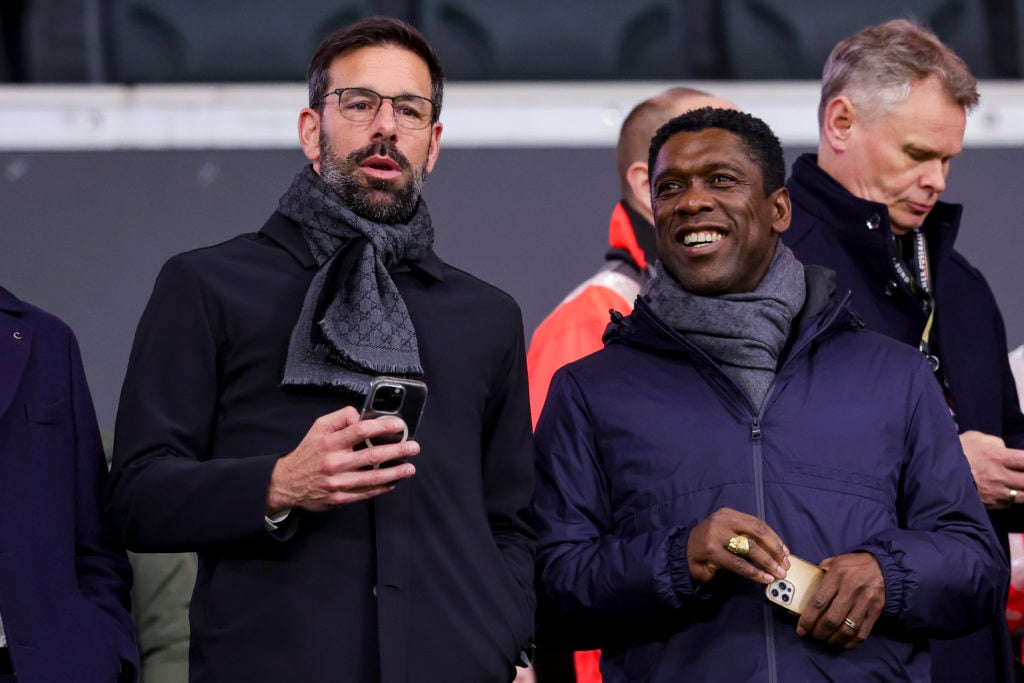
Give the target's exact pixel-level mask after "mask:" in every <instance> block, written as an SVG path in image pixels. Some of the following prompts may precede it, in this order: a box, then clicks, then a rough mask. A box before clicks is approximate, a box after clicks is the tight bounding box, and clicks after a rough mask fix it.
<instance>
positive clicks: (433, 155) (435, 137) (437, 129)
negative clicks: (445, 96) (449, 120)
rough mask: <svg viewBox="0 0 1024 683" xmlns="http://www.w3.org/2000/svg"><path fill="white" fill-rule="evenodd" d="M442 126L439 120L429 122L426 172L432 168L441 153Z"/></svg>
mask: <svg viewBox="0 0 1024 683" xmlns="http://www.w3.org/2000/svg"><path fill="white" fill-rule="evenodd" d="M443 128H444V126H442V125H441V122H440V121H438V122H437V123H434V124H431V126H430V142H429V143H428V144H429V145H430V146H429V147H427V173H430V172H431V171H433V170H434V164H435V163H437V157H438V155H439V154H440V153H441V130H442V129H443Z"/></svg>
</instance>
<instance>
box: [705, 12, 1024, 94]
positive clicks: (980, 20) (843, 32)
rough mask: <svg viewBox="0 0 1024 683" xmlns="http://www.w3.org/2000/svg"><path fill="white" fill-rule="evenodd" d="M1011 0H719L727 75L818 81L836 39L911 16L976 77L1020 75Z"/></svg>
mask: <svg viewBox="0 0 1024 683" xmlns="http://www.w3.org/2000/svg"><path fill="white" fill-rule="evenodd" d="M1014 4H1015V0H988V1H987V2H980V1H979V0H896V1H894V0H858V1H857V2H822V1H821V0H720V2H719V3H718V11H719V12H720V16H719V26H720V27H721V33H722V41H721V45H722V49H723V62H724V65H725V75H726V76H727V77H729V78H737V79H819V78H820V77H821V70H822V67H824V65H825V60H826V59H827V58H828V55H829V53H830V52H831V51H832V48H833V47H834V46H835V44H836V43H837V42H839V41H840V40H841V39H843V38H845V37H846V36H848V35H850V34H852V33H855V32H856V31H858V30H860V29H861V28H863V27H865V26H869V25H871V24H877V23H881V22H884V21H888V20H890V19H897V18H914V19H916V20H917V21H919V22H921V23H923V24H924V25H926V26H928V27H930V28H931V29H932V30H933V31H935V33H936V34H937V35H938V36H939V37H940V38H941V39H942V40H943V41H944V42H945V43H946V44H948V45H949V46H950V47H952V48H953V49H954V50H955V51H956V52H957V54H959V55H960V56H961V57H962V58H963V59H964V61H965V62H967V64H968V66H969V67H970V68H971V71H972V72H973V73H974V75H975V76H977V77H979V78H1019V77H1020V76H1021V64H1020V61H1021V56H1020V55H1021V53H1020V48H1019V44H1020V43H1019V41H1020V36H1019V35H1018V23H1017V21H1016V17H1017V14H1016V8H1015V7H1014Z"/></svg>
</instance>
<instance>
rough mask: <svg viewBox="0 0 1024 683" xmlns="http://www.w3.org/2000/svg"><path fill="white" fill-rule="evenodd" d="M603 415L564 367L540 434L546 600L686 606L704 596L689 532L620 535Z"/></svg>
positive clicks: (575, 606)
mask: <svg viewBox="0 0 1024 683" xmlns="http://www.w3.org/2000/svg"><path fill="white" fill-rule="evenodd" d="M595 419H597V418H595V416H593V415H592V414H591V413H590V411H589V409H588V405H587V401H586V395H585V392H584V391H583V390H582V389H581V387H580V386H579V385H578V383H577V382H576V380H575V378H574V376H573V373H572V366H569V367H568V368H564V369H562V370H561V371H559V372H558V373H557V374H556V375H555V377H554V380H553V381H552V384H551V390H550V392H549V394H548V400H547V403H546V405H545V407H544V412H543V414H542V415H541V419H540V421H539V423H538V425H537V432H536V435H535V443H536V446H537V484H536V489H535V492H534V514H535V518H536V519H535V525H536V527H537V530H538V582H539V588H540V590H541V592H542V594H543V596H542V598H543V600H544V601H545V603H547V604H550V605H551V607H552V608H553V609H555V610H558V611H560V612H563V613H567V614H572V613H583V612H589V611H593V610H596V611H605V612H613V611H627V612H628V611H642V610H651V609H658V608H678V607H680V606H682V605H683V602H684V599H686V598H693V597H696V594H695V593H694V590H693V587H692V585H691V583H690V576H689V568H688V563H687V559H686V554H685V551H686V542H687V539H688V537H689V529H686V528H683V527H680V526H668V527H664V528H660V529H655V530H651V531H645V532H641V533H638V534H636V535H633V536H623V535H619V534H616V533H615V525H614V520H613V516H612V501H611V492H610V491H609V489H608V486H607V481H608V478H607V476H606V474H605V471H604V466H603V463H602V459H601V454H600V452H599V448H598V445H597V443H596V439H595V434H594V425H595V422H594V421H595Z"/></svg>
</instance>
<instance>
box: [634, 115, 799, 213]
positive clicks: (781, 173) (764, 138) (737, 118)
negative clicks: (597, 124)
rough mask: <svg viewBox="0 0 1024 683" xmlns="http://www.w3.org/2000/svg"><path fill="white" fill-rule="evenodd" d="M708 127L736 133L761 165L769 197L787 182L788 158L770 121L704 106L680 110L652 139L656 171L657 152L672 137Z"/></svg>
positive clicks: (649, 160) (650, 156)
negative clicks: (770, 126)
mask: <svg viewBox="0 0 1024 683" xmlns="http://www.w3.org/2000/svg"><path fill="white" fill-rule="evenodd" d="M708 128H720V129H722V130H725V131H728V132H730V133H732V134H733V135H735V136H737V137H738V138H739V139H740V140H741V141H742V142H743V146H744V148H745V149H746V151H747V153H748V154H749V155H750V158H751V159H752V160H753V161H754V162H755V163H756V164H757V165H758V166H759V167H760V169H761V177H762V179H763V185H764V196H765V197H767V196H768V195H770V194H771V193H772V192H775V190H777V189H779V188H780V187H782V185H783V184H784V183H785V182H786V160H785V157H784V156H783V154H782V143H780V142H779V139H778V138H777V137H775V133H773V132H772V129H771V128H769V127H768V124H767V123H765V122H764V121H762V120H761V119H759V118H757V117H756V116H751V115H750V114H747V113H745V112H742V111H736V110H735V109H715V108H713V107H703V108H701V109H694V110H693V111H688V112H686V113H685V114H681V115H679V116H677V117H675V118H674V119H672V120H670V121H669V122H668V123H666V124H665V125H663V126H662V127H661V128H659V129H658V132H657V133H655V134H654V138H652V139H651V150H650V153H649V154H648V157H647V165H648V167H649V168H650V169H651V175H652V177H653V174H654V162H655V161H656V160H657V158H658V152H660V151H661V148H662V147H663V146H664V145H665V143H666V142H668V140H669V138H671V137H673V136H674V135H677V134H679V133H697V132H700V131H702V130H707V129H708Z"/></svg>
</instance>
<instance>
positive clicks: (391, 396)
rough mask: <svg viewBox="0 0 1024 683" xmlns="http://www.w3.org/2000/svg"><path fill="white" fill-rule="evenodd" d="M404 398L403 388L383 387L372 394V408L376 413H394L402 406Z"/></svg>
mask: <svg viewBox="0 0 1024 683" xmlns="http://www.w3.org/2000/svg"><path fill="white" fill-rule="evenodd" d="M404 397H405V389H404V388H402V387H398V386H390V385H385V386H382V387H379V388H378V389H377V392H376V393H375V394H374V396H373V405H372V407H373V409H374V410H375V411H377V412H378V413H395V412H398V409H399V408H400V407H401V406H402V399H403V398H404Z"/></svg>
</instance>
